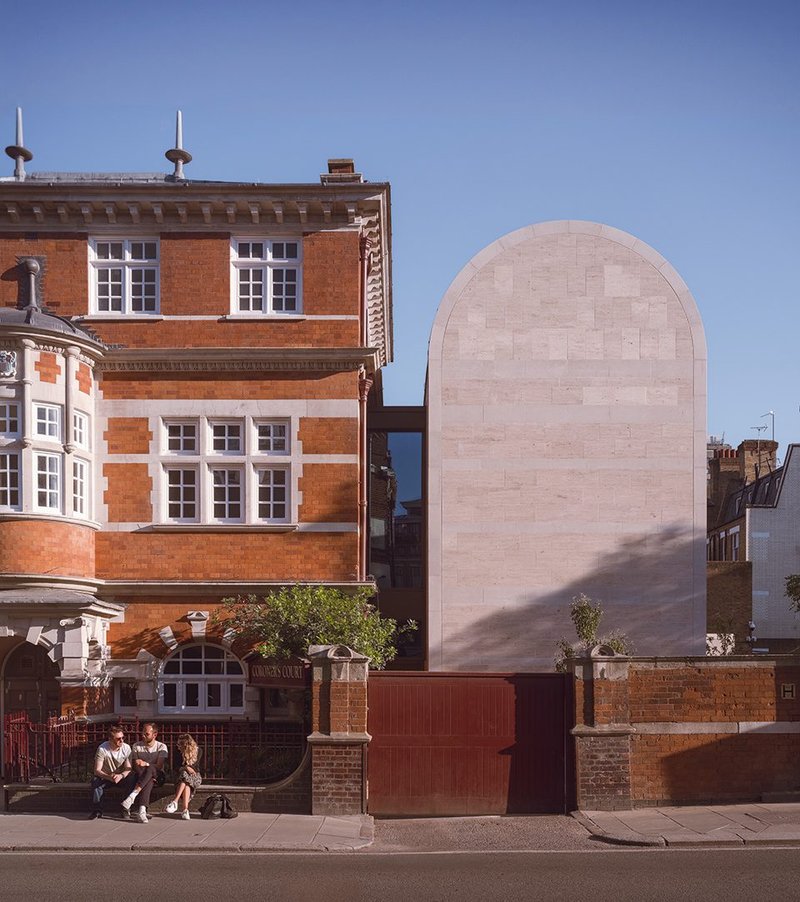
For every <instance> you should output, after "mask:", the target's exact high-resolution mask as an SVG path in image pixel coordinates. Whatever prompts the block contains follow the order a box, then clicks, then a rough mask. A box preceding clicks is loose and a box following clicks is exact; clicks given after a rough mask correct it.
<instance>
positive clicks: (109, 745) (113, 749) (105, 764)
mask: <svg viewBox="0 0 800 902" xmlns="http://www.w3.org/2000/svg"><path fill="white" fill-rule="evenodd" d="M135 782H136V775H135V774H134V772H133V765H132V763H131V747H130V746H129V745H128V743H127V742H125V731H124V730H123V729H122V727H120V726H119V725H115V726H113V727H111V729H110V730H109V732H108V740H107V741H106V742H101V743H100V745H99V746H98V747H97V751H96V752H95V756H94V777H93V778H92V784H91V786H92V810H91V812H90V813H89V819H90V820H94V819H95V818H97V817H102V816H103V794H104V793H105V791H106V789H107V787H109V786H119V787H120V788H121V789H123V790H125V791H126V792H130V790H131V789H132V788H133V785H134V783H135Z"/></svg>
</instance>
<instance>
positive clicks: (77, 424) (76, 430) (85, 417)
mask: <svg viewBox="0 0 800 902" xmlns="http://www.w3.org/2000/svg"><path fill="white" fill-rule="evenodd" d="M89 422H90V420H89V414H87V413H84V412H83V411H82V410H75V411H73V413H72V441H73V444H75V445H76V446H77V447H78V448H85V449H86V450H87V451H88V450H90V445H89Z"/></svg>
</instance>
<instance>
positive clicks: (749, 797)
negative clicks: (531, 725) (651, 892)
mask: <svg viewBox="0 0 800 902" xmlns="http://www.w3.org/2000/svg"><path fill="white" fill-rule="evenodd" d="M602 651H603V652H607V651H610V650H608V649H602ZM572 670H573V676H574V679H575V722H576V724H577V725H576V726H575V728H574V729H573V730H572V735H573V737H574V740H575V757H576V799H577V806H578V808H579V809H595V810H597V809H601V810H602V809H606V810H613V809H627V808H637V807H647V806H655V805H666V804H711V803H715V802H734V801H753V800H758V799H760V798H761V796H762V794H764V793H769V792H786V791H793V790H796V789H798V788H799V787H800V764H798V761H800V657H798V656H794V655H785V656H770V657H769V658H766V657H763V656H758V657H754V656H750V655H748V656H735V657H733V656H732V657H716V658H715V657H687V658H627V657H624V656H618V655H613V654H600V653H597V652H596V653H593V655H592V657H591V658H587V659H581V660H578V661H575V662H574V663H573V665H572Z"/></svg>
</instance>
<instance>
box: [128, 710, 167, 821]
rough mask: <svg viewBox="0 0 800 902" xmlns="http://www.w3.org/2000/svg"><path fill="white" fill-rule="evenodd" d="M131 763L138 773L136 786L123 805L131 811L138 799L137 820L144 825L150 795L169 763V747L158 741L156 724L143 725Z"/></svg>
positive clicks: (134, 747)
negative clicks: (160, 774) (160, 772)
mask: <svg viewBox="0 0 800 902" xmlns="http://www.w3.org/2000/svg"><path fill="white" fill-rule="evenodd" d="M131 761H132V762H133V768H134V771H135V773H136V785H135V786H134V787H133V790H132V791H131V794H130V795H129V796H128V797H127V798H126V799H125V801H124V802H123V803H122V807H123V808H124V810H125V811H130V810H131V806H132V805H133V803H134V802H135V801H136V799H137V798H138V800H139V810H138V811H137V813H136V815H135V816H136V820H137V821H139V822H140V823H142V824H146V823H147V806H148V805H149V804H150V793H151V792H152V790H153V783H154V782H155V780H156V776H157V774H158V772H159V771H163V770H164V765H165V764H166V763H167V747H166V745H164V743H163V742H159V741H158V730H157V729H156V725H155V724H154V723H145V724H143V725H142V738H141V739H140V740H139V741H138V742H135V743H134V744H133V749H132V750H131Z"/></svg>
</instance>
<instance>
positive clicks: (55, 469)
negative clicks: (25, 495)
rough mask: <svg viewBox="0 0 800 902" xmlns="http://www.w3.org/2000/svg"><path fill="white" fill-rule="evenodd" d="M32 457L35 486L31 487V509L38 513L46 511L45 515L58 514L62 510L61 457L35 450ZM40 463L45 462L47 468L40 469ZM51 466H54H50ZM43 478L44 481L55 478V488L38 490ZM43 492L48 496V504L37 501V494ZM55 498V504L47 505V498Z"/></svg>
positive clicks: (48, 487) (47, 487)
mask: <svg viewBox="0 0 800 902" xmlns="http://www.w3.org/2000/svg"><path fill="white" fill-rule="evenodd" d="M33 457H34V479H35V484H34V486H33V507H34V509H35V510H38V511H46V512H47V513H52V512H54V511H55V512H56V513H60V512H61V511H62V510H63V507H64V505H63V499H62V494H63V479H62V470H63V465H62V461H63V455H61V454H52V453H50V452H49V451H39V450H35V451H34V452H33ZM42 461H47V462H48V466H47V468H46V469H44V470H43V469H41V463H42ZM50 464H53V465H54V466H52V468H51V466H50ZM42 476H44V477H45V478H46V479H48V480H49V479H51V478H52V477H55V481H56V484H55V488H52V487H51V486H50V485H48V486H46V487H45V488H40V486H39V480H40V478H41V477H42ZM40 492H44V493H45V494H46V495H47V496H48V503H47V504H41V502H40V500H39V493H40ZM51 495H52V496H55V500H56V504H50V503H49V496H51Z"/></svg>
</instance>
